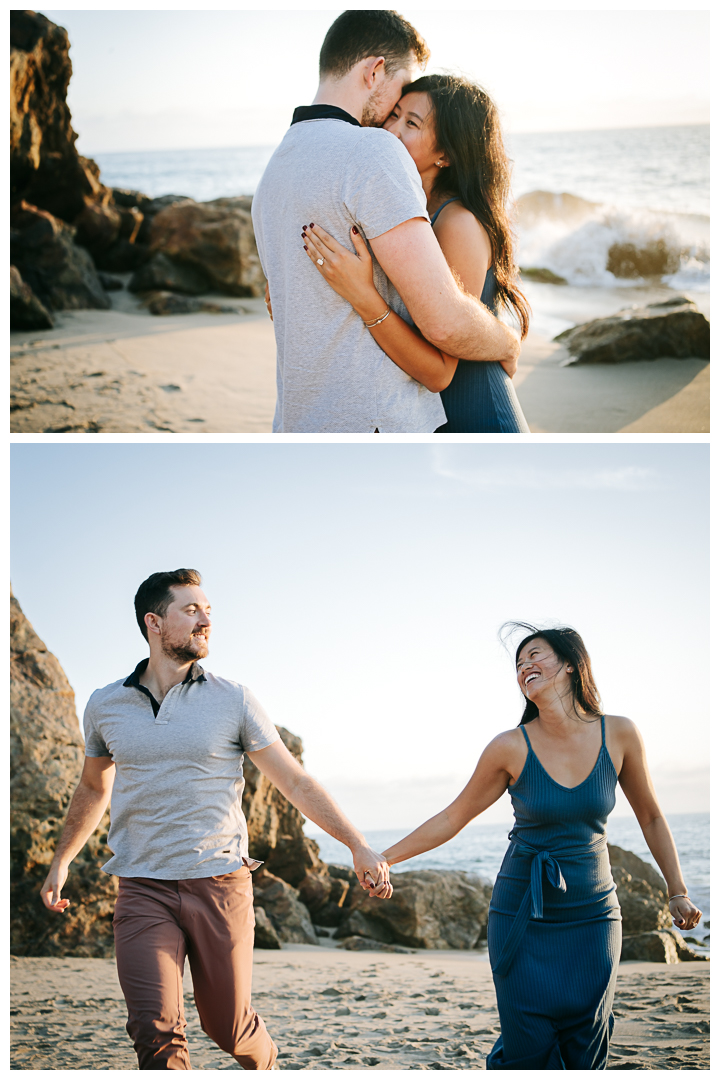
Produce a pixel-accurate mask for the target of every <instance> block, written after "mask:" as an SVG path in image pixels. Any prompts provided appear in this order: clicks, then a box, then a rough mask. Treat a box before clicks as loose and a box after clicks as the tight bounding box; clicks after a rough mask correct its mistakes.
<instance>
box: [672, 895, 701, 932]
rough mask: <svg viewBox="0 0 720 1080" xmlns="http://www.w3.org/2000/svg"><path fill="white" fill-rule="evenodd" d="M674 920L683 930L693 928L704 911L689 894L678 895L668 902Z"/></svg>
mask: <svg viewBox="0 0 720 1080" xmlns="http://www.w3.org/2000/svg"><path fill="white" fill-rule="evenodd" d="M668 906H669V908H670V914H671V915H672V917H673V922H674V923H675V925H676V926H679V927H680V929H681V930H693V929H694V928H695V927H696V926H697V924H698V923H699V922H700V919H701V917H702V911H700V910H699V909H698V908H696V907H695V905H694V904H693V902H692V900H690V899H688V897H687V896H676V897H674V898H673V899H672V900H671V901H670V902H669V904H668Z"/></svg>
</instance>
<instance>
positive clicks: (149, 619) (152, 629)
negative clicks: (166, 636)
mask: <svg viewBox="0 0 720 1080" xmlns="http://www.w3.org/2000/svg"><path fill="white" fill-rule="evenodd" d="M161 622H162V619H161V618H160V616H159V615H156V614H155V612H154V611H148V613H147V615H146V616H145V628H146V629H147V632H148V634H159V633H160V624H161Z"/></svg>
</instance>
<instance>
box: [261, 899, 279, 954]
mask: <svg viewBox="0 0 720 1080" xmlns="http://www.w3.org/2000/svg"><path fill="white" fill-rule="evenodd" d="M255 948H256V949H279V948H281V945H280V938H279V937H278V936H277V931H276V929H275V927H274V926H273V924H272V923H271V922H270V919H269V917H268V916H267V915H266V914H265V908H262V907H257V906H256V907H255Z"/></svg>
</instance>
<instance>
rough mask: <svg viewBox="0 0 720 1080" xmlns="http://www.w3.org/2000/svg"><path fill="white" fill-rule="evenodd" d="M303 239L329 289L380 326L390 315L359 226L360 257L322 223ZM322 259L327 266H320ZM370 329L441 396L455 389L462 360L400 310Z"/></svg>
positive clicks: (414, 375) (355, 235) (357, 246)
mask: <svg viewBox="0 0 720 1080" xmlns="http://www.w3.org/2000/svg"><path fill="white" fill-rule="evenodd" d="M303 239H304V240H305V250H306V251H307V253H308V257H309V258H310V259H312V261H313V263H314V264H315V266H316V267H317V268H318V270H319V271H320V273H321V274H322V276H323V277H324V278H325V280H326V281H327V283H328V285H330V286H331V287H332V288H333V289H334V290H335V292H336V293H338V294H339V295H340V296H342V297H343V298H344V299H345V300H347V301H348V302H349V303H350V304H352V306H353V307H354V308H355V311H357V313H358V315H359V316H360V318H361V319H362V320H363V322H364V323H370V322H374V321H375V319H379V318H380V316H381V315H384V314H385V312H386V311H387V310H388V305H387V304H386V303H385V301H384V300H383V298H382V297H381V296H380V293H379V292H378V291H377V289H376V288H375V285H374V283H373V264H372V257H371V255H370V252H369V251H368V249H367V247H366V245H365V243H364V241H363V238H362V237H361V235H360V233H359V232H358V231H357V229H356V228H355V226H353V232H352V233H351V239H352V242H353V244H354V245H355V250H356V252H357V255H353V253H352V252H351V251H348V250H347V248H345V247H343V245H342V244H338V243H337V241H336V240H335V239H334V238H333V237H332V236H330V234H329V233H327V232H325V230H324V229H322V228H321V227H320V226H319V225H313V226H311V227H309V228H308V229H307V230H306V231H305V232H304V233H303ZM320 258H322V260H323V264H322V266H321V267H318V266H317V260H318V259H320ZM368 329H369V331H370V333H371V334H372V336H373V337H374V338H375V341H377V343H378V345H379V346H380V348H381V349H382V351H383V352H384V353H385V354H386V355H387V356H389V357H390V359H391V360H392V361H393V362H394V363H395V364H397V366H398V367H399V368H402V370H403V371H404V372H406V373H407V374H408V375H411V376H412V378H413V379H417V381H418V382H419V383H422V385H423V386H425V387H427V389H428V390H432V391H433V393H438V392H439V391H440V390H444V389H445V387H446V386H449V385H450V383H451V381H452V377H453V375H454V374H455V369H456V368H457V359H456V358H455V357H453V356H447V354H446V353H443V352H440V350H439V349H436V348H435V346H434V345H431V344H430V342H429V341H426V340H425V338H424V337H422V335H421V334H420V333H419V332H418V331H417V330H415V329H414V327H412V326H410V324H409V323H406V322H405V320H404V319H401V318H400V316H399V315H398V314H396V312H394V311H392V310H391V311H390V314H389V315H388V316H387V318H386V319H383V321H382V322H381V323H378V325H377V326H371V327H368Z"/></svg>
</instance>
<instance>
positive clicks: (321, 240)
mask: <svg viewBox="0 0 720 1080" xmlns="http://www.w3.org/2000/svg"><path fill="white" fill-rule="evenodd" d="M302 236H303V240H304V241H305V250H306V251H307V253H308V258H309V259H311V260H312V262H313V265H314V266H315V268H316V270H317V271H318V272H319V273H320V274H322V276H323V277H324V278H325V280H326V281H327V283H328V285H330V286H331V287H332V288H333V289H334V290H335V292H336V293H338V294H339V295H340V296H342V297H343V298H344V299H345V300H347V301H349V303H351V304H352V306H353V307H354V308H355V310H356V311H357V313H358V315H359V316H360V317H361V319H362V320H363V322H372V321H373V319H379V318H380V316H381V315H384V313H385V312H386V311H387V304H386V303H385V301H384V300H383V298H382V297H381V296H380V293H379V292H378V291H377V289H376V288H375V285H374V282H373V262H372V256H371V255H370V252H369V251H368V249H367V246H366V244H365V242H364V241H363V238H362V236H361V235H360V232H359V231H358V229H357V227H356V226H355V225H353V227H352V232H351V234H350V238H351V240H352V242H353V245H354V247H355V252H356V254H354V255H353V253H352V252H351V251H348V250H347V248H345V247H343V245H342V244H338V242H337V240H335V239H334V238H333V237H332V236H330V234H329V233H327V232H325V230H324V229H323V228H321V227H320V226H319V225H310V226H308V227H303V234H302ZM318 260H321V261H320V262H318Z"/></svg>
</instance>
